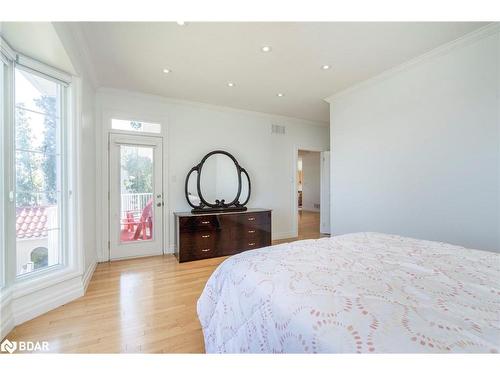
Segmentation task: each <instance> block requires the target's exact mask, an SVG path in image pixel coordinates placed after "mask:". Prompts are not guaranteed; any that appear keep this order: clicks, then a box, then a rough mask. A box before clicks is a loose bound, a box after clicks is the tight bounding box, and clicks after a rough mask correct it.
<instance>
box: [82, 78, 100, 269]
mask: <svg viewBox="0 0 500 375" xmlns="http://www.w3.org/2000/svg"><path fill="white" fill-rule="evenodd" d="M85 78H86V77H84V79H83V80H82V114H81V116H82V117H81V122H82V123H81V125H82V126H81V151H82V154H81V161H82V165H81V168H82V170H81V176H82V181H83V184H82V189H81V198H82V200H81V202H82V206H81V209H82V219H83V220H82V235H83V236H82V237H83V238H82V244H83V248H84V260H85V263H84V264H85V271H86V272H90V271H89V270H90V269H92V268H93V267H94V266H95V263H96V262H97V251H96V227H95V218H96V216H97V214H96V205H95V202H96V170H95V164H96V152H95V147H96V131H95V119H96V116H95V91H94V89H93V88H92V86H91V85H90V83H89V80H88V79H85Z"/></svg>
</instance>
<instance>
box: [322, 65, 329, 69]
mask: <svg viewBox="0 0 500 375" xmlns="http://www.w3.org/2000/svg"><path fill="white" fill-rule="evenodd" d="M321 69H323V70H328V69H330V65H326V64H325V65H321Z"/></svg>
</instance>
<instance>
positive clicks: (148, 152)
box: [120, 146, 154, 242]
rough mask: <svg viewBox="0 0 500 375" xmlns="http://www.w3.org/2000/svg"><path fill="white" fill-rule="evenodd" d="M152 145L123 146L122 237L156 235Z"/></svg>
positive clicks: (123, 239)
mask: <svg viewBox="0 0 500 375" xmlns="http://www.w3.org/2000/svg"><path fill="white" fill-rule="evenodd" d="M153 162H154V161H153V148H152V147H141V146H120V193H121V196H120V199H121V200H120V207H121V208H120V240H121V242H131V241H145V240H151V239H152V238H153V192H154V191H153Z"/></svg>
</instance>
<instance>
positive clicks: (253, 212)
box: [174, 208, 271, 262]
mask: <svg viewBox="0 0 500 375" xmlns="http://www.w3.org/2000/svg"><path fill="white" fill-rule="evenodd" d="M174 216H175V252H174V254H175V256H176V257H177V259H178V260H179V262H188V261H191V260H198V259H207V258H214V257H220V256H226V255H234V254H238V253H241V252H242V251H245V250H250V249H257V248H259V247H264V246H269V245H271V210H268V209H257V208H253V209H248V210H247V211H243V212H220V213H213V212H212V213H206V214H193V213H191V212H175V213H174Z"/></svg>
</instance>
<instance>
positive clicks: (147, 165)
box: [109, 134, 164, 260]
mask: <svg viewBox="0 0 500 375" xmlns="http://www.w3.org/2000/svg"><path fill="white" fill-rule="evenodd" d="M162 163H163V152H162V138H161V137H150V136H142V135H124V134H110V138H109V218H110V222H109V252H110V259H111V260H113V259H122V258H130V257H141V256H148V255H160V254H162V248H163V207H164V200H163V166H162Z"/></svg>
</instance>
